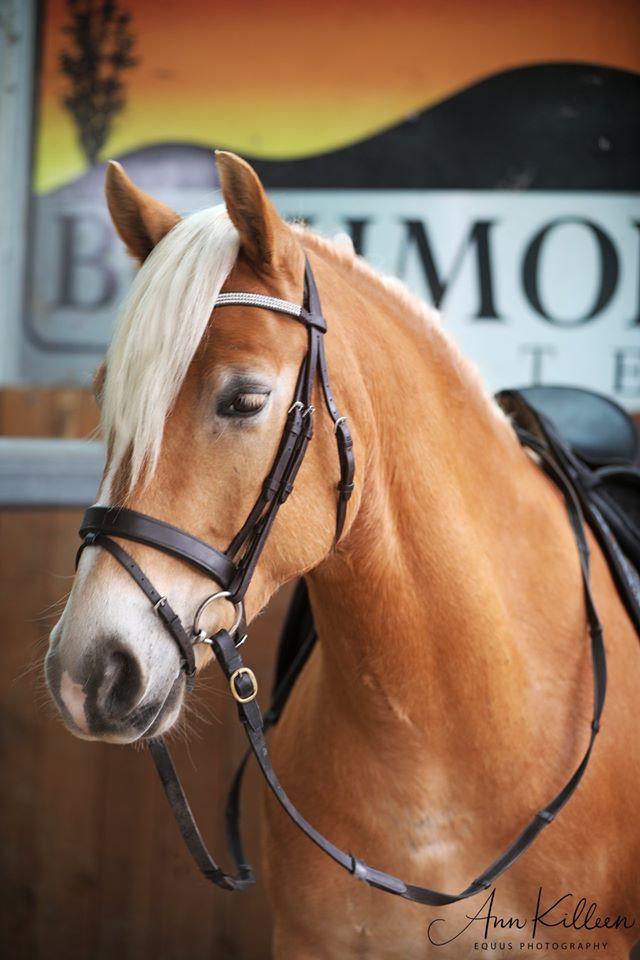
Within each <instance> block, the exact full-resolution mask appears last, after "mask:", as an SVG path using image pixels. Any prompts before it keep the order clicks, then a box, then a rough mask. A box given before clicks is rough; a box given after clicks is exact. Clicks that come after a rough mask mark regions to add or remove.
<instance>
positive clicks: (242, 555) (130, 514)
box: [78, 260, 606, 906]
mask: <svg viewBox="0 0 640 960" xmlns="http://www.w3.org/2000/svg"><path fill="white" fill-rule="evenodd" d="M214 306H215V307H216V308H219V307H225V306H246V307H259V308H260V309H263V310H272V311H275V312H276V313H282V314H285V315H287V316H290V317H293V318H294V319H295V320H298V321H299V322H300V323H302V324H303V325H304V326H305V327H306V329H307V335H308V344H307V352H306V354H305V356H304V358H303V360H302V363H301V365H300V370H299V373H298V379H297V384H296V389H295V393H294V396H293V399H292V403H291V406H290V407H289V410H288V413H287V419H286V422H285V426H284V430H283V433H282V437H281V439H280V445H279V447H278V452H277V453H276V457H275V460H274V463H273V466H272V467H271V470H270V472H269V474H268V476H267V478H266V479H265V481H264V483H263V485H262V490H261V492H260V494H259V496H258V498H257V500H256V502H255V504H254V506H253V508H252V510H251V511H250V513H249V515H248V517H247V519H246V520H245V522H244V524H243V525H242V527H241V529H240V530H239V531H238V533H237V534H236V536H235V537H234V538H233V540H232V541H231V543H230V544H229V546H228V547H227V549H226V550H225V551H224V552H221V551H219V550H217V549H216V548H215V547H212V546H210V545H209V544H207V543H204V542H203V541H202V540H198V539H197V538H196V537H193V536H191V534H189V533H186V532H185V531H184V530H179V529H178V528H177V527H173V526H171V525H170V524H168V523H163V522H162V521H160V520H156V519H154V518H153V517H148V516H146V515H145V514H143V513H138V511H137V510H128V509H125V508H118V507H90V508H89V510H87V512H86V513H85V516H84V519H83V521H82V525H81V527H80V535H81V537H82V538H83V543H82V545H81V547H80V550H79V551H78V557H79V556H80V553H81V552H82V550H83V549H85V547H88V546H98V547H103V549H105V550H107V551H108V552H109V553H110V554H111V555H112V556H113V557H114V558H115V559H116V560H117V561H118V563H120V564H121V565H122V566H123V567H124V568H125V570H127V571H128V572H129V574H130V575H131V576H132V577H133V579H134V580H135V581H136V583H137V584H138V586H139V587H140V589H141V590H142V591H143V592H144V593H145V594H146V596H147V597H148V598H149V601H150V602H151V604H152V605H153V608H154V610H155V611H156V613H157V614H158V616H159V617H160V618H161V620H162V622H163V623H164V625H165V627H166V628H167V630H168V631H169V633H170V634H171V636H172V637H173V639H174V640H175V642H176V644H177V646H178V649H179V650H180V654H181V659H182V669H183V670H184V672H185V673H186V676H187V684H188V689H190V688H191V685H192V683H193V678H194V675H195V657H194V653H193V647H194V644H196V643H208V644H210V646H211V647H212V649H213V652H214V654H215V656H216V659H217V662H218V664H219V665H220V667H221V669H222V671H223V673H224V674H225V676H226V678H227V680H228V682H229V687H230V690H231V694H232V696H233V698H234V699H235V701H236V703H237V705H238V715H239V718H240V720H241V722H242V724H243V726H244V730H245V733H246V735H247V739H248V741H249V748H250V752H252V753H253V755H254V756H255V758H256V760H257V762H258V765H259V767H260V770H261V772H262V774H263V776H264V777H265V780H266V781H267V783H268V785H269V787H270V789H271V790H272V792H273V793H274V795H275V797H276V798H277V800H278V801H279V803H280V805H281V806H282V808H283V809H284V811H285V812H286V813H287V815H288V816H289V817H290V818H291V820H292V821H293V823H295V825H296V826H297V827H298V828H299V829H300V830H302V832H303V833H305V834H306V836H307V837H308V838H309V839H310V840H312V841H313V843H315V844H316V846H318V847H319V848H320V849H321V850H322V851H323V852H324V853H325V854H327V855H328V856H329V857H331V859H332V860H334V861H335V862H336V863H337V864H338V865H339V866H341V867H343V868H344V869H345V870H347V871H348V872H349V873H351V874H352V875H353V876H354V877H356V878H357V879H359V880H362V881H363V882H365V883H367V884H368V885H369V886H372V887H375V888H377V889H378V890H383V891H385V892H386V893H393V894H395V895H396V896H400V897H403V898H404V899H406V900H411V901H413V902H415V903H421V904H425V905H428V906H444V905H446V904H450V903H456V902H457V901H459V900H466V899H467V898H468V897H472V896H475V895H476V894H477V893H480V892H481V891H482V890H486V889H488V888H489V887H491V886H492V885H493V883H494V882H495V881H496V880H497V879H498V877H500V876H501V875H502V874H503V873H504V872H505V871H506V870H508V869H509V867H510V866H511V865H512V864H513V863H514V862H515V861H516V860H517V859H518V858H519V857H520V856H522V854H523V853H524V852H525V850H527V849H528V848H529V846H530V845H531V844H532V843H533V841H534V840H535V838H536V837H537V836H538V834H539V833H540V832H541V831H542V830H543V829H544V828H545V827H546V826H547V825H548V824H549V823H551V821H552V820H553V819H554V817H555V815H556V814H557V813H558V812H559V811H560V810H561V809H562V807H563V806H564V805H565V804H566V803H567V801H568V800H569V798H570V797H571V796H572V794H573V793H574V791H575V789H576V787H577V786H578V784H579V783H580V781H581V779H582V777H583V775H584V772H585V770H586V768H587V765H588V763H589V759H590V756H591V752H592V749H593V746H594V743H595V738H596V735H597V733H598V731H599V729H600V717H601V714H602V709H603V706H604V698H605V692H606V660H605V649H604V643H603V636H602V625H601V623H600V620H599V618H598V614H597V611H596V607H595V603H594V599H593V595H592V591H591V578H590V571H589V548H588V544H587V540H586V536H585V531H584V518H583V514H582V509H581V506H580V502H579V499H578V497H577V495H576V492H575V485H574V483H573V482H572V480H571V478H570V476H569V475H568V474H567V473H566V472H565V471H564V469H563V468H562V466H561V465H560V464H559V463H558V462H557V460H555V459H554V458H553V457H552V456H551V455H550V453H549V451H548V450H547V449H546V448H545V447H544V446H541V445H540V443H539V442H538V440H537V439H536V438H534V437H532V436H530V435H528V434H526V433H524V432H520V433H519V436H520V440H521V442H522V443H524V444H526V445H527V446H529V447H531V448H532V449H533V450H534V452H535V453H536V454H537V455H538V457H539V459H540V461H541V463H542V465H543V467H544V469H545V471H546V472H547V473H548V474H549V476H550V477H551V478H552V479H553V480H554V481H555V483H556V484H557V485H558V486H559V488H560V490H561V491H562V493H563V495H564V499H565V504H566V507H567V511H568V515H569V521H570V524H571V528H572V531H573V534H574V537H575V540H576V544H577V547H578V553H579V559H580V571H581V576H582V585H583V591H584V601H585V609H586V615H587V626H588V629H589V634H590V638H591V659H592V666H593V676H594V699H593V712H592V719H591V729H590V736H589V741H588V744H587V748H586V751H585V753H584V755H583V757H582V760H581V761H580V763H579V765H578V767H577V768H576V770H575V771H574V773H573V775H572V776H571V777H570V779H569V780H568V782H567V783H566V784H565V786H564V787H563V788H562V789H561V790H560V791H559V793H557V794H556V795H555V797H554V798H553V799H552V800H551V801H550V802H549V803H548V804H547V805H546V806H545V807H544V808H543V809H542V810H539V811H538V813H536V814H535V815H534V817H533V818H532V819H531V821H530V822H529V823H528V824H527V825H526V826H525V827H524V829H523V830H522V831H521V833H520V834H519V835H518V836H517V837H516V838H515V839H514V840H513V841H512V843H511V844H510V845H509V846H508V847H507V849H506V850H505V851H504V852H503V853H502V854H501V855H500V856H499V857H498V858H497V859H496V860H495V861H494V862H493V863H492V864H491V865H490V866H489V867H488V868H487V869H486V870H485V871H484V872H483V873H482V874H481V875H480V876H479V877H478V878H477V879H476V880H473V881H472V882H471V883H470V884H469V885H468V886H467V887H466V888H465V889H464V890H463V891H462V892H461V893H458V894H449V893H442V892H440V891H438V890H431V889H429V888H428V887H421V886H417V885H415V884H410V883H405V882H404V881H403V880H401V879H399V878H398V877H395V876H393V875H391V874H389V873H385V872H384V871H383V870H376V869H375V868H373V867H370V866H368V864H366V863H364V861H363V860H361V859H360V858H359V857H356V856H355V855H354V854H352V853H347V852H346V851H344V850H341V849H340V848H339V847H337V846H336V845H335V844H333V843H332V842H331V841H330V840H328V839H327V838H326V837H324V836H323V835H322V834H321V833H319V832H318V831H317V830H316V829H315V828H314V827H313V826H312V825H311V824H310V823H309V822H308V821H307V820H305V818H304V817H303V816H302V814H301V813H300V812H299V811H298V810H297V809H296V807H295V806H294V805H293V803H292V802H291V800H290V799H289V797H288V796H287V794H286V793H285V791H284V790H283V788H282V785H281V784H280V781H279V780H278V777H277V775H276V773H275V771H274V769H273V766H272V765H271V760H270V758H269V751H268V748H267V743H266V740H265V736H264V734H265V731H266V729H267V728H268V726H269V718H268V717H267V722H266V723H265V720H264V719H263V717H262V714H261V712H260V707H259V706H258V703H257V700H256V694H257V692H258V687H257V683H256V678H255V676H254V674H253V671H252V670H250V669H249V668H248V667H246V666H245V665H244V663H243V661H242V657H241V655H240V652H239V649H238V648H239V646H240V645H241V644H242V643H243V642H244V640H245V639H246V637H245V627H246V624H245V620H244V608H243V603H242V601H243V598H244V596H245V593H246V591H247V588H248V586H249V584H250V582H251V578H252V576H253V573H254V571H255V568H256V564H257V562H258V559H259V557H260V554H261V552H262V550H263V548H264V545H265V542H266V540H267V537H268V536H269V533H270V531H271V527H272V526H273V522H274V520H275V518H276V515H277V512H278V510H279V509H280V507H281V506H282V504H283V503H284V502H285V501H286V499H287V497H288V496H289V494H290V493H291V491H292V490H293V484H294V481H295V478H296V475H297V473H298V470H299V469H300V465H301V464H302V461H303V459H304V455H305V452H306V449H307V446H308V444H309V441H310V440H311V437H312V433H313V416H314V407H313V405H312V402H311V399H312V391H313V384H314V380H315V377H316V374H317V375H318V378H319V381H320V386H321V389H322V393H323V396H324V403H325V406H326V408H327V410H328V412H329V415H330V417H331V419H332V421H333V424H334V431H335V436H336V442H337V447H338V458H339V462H340V481H339V483H338V486H337V492H338V498H337V499H338V503H337V516H336V529H335V536H334V543H337V542H338V540H339V538H340V535H341V533H342V530H343V527H344V521H345V515H346V508H347V503H348V501H349V498H350V496H351V494H352V492H353V478H354V472H355V461H354V456H353V445H352V441H351V435H350V433H349V429H348V427H347V422H346V418H345V417H343V416H341V415H340V413H339V411H338V408H337V406H336V403H335V400H334V398H333V395H332V393H331V387H330V385H329V374H328V370H327V362H326V357H325V352H324V333H325V331H326V323H325V320H324V317H323V315H322V309H321V306H320V300H319V296H318V291H317V288H316V284H315V281H314V278H313V273H312V272H311V267H310V265H309V262H308V261H307V260H305V282H304V303H303V306H301V307H300V306H298V305H296V304H294V303H290V302H289V301H287V300H280V299H278V298H276V297H267V296H263V295H262V294H257V293H222V294H220V295H219V297H218V298H217V300H216V302H215V305H214ZM113 537H118V538H123V539H125V540H134V541H136V542H138V543H143V544H145V545H146V546H150V547H156V548H157V549H159V550H162V551H164V552H165V553H169V554H171V555H172V556H174V557H178V558H180V559H181V560H185V561H186V562H188V563H190V564H191V565H192V566H193V567H195V568H196V569H197V570H200V571H201V572H202V573H204V574H206V575H207V576H209V577H210V578H211V579H212V580H213V581H215V582H216V583H217V584H218V585H219V586H220V587H221V588H222V589H221V590H218V591H217V592H216V593H213V594H212V595H211V596H210V597H207V599H206V600H204V601H203V603H202V604H201V605H200V608H199V609H198V611H197V613H196V616H195V620H194V625H193V630H192V631H191V635H190V634H189V633H188V632H187V631H186V630H185V628H184V626H183V624H182V623H181V621H180V618H179V617H178V615H177V614H176V613H175V612H174V611H173V609H172V608H171V606H170V604H169V601H168V599H167V598H166V597H164V596H161V595H160V593H159V592H158V591H157V590H156V589H155V587H154V586H153V585H152V584H151V583H150V582H149V580H148V579H147V578H146V576H145V575H144V573H143V572H142V570H141V569H140V567H139V566H138V564H137V563H136V562H135V560H133V558H132V557H131V556H130V555H129V554H128V553H127V552H126V550H124V549H123V548H122V547H121V546H120V545H119V544H118V543H116V542H115V540H113V539H112V538H113ZM222 598H226V599H228V600H230V601H231V602H232V603H233V604H235V608H236V621H235V623H234V625H233V627H232V628H231V630H230V631H226V630H219V631H217V633H215V634H214V635H213V636H211V637H207V634H206V631H204V630H202V629H201V628H200V620H201V618H202V615H203V614H204V612H205V610H206V608H207V607H208V606H209V605H210V604H211V603H213V602H214V601H215V600H218V599H222ZM149 749H150V751H151V754H152V756H153V759H154V761H155V764H156V767H157V768H158V772H159V774H160V779H161V780H162V784H163V786H164V789H165V793H166V795H167V797H168V800H169V803H170V805H171V807H172V810H173V813H174V816H175V818H176V821H177V824H178V827H179V829H180V832H181V833H182V836H183V839H184V841H185V843H186V845H187V847H188V849H189V851H190V853H191V855H192V857H193V858H194V860H195V862H196V863H197V865H198V867H199V868H200V870H201V871H202V873H203V874H204V876H205V877H207V879H209V880H211V881H212V882H213V883H215V884H216V885H217V886H219V887H222V888H224V889H227V890H243V889H245V888H246V887H248V886H250V885H251V884H253V883H254V882H255V880H254V877H253V873H252V870H251V867H250V866H249V864H248V863H247V862H246V858H245V856H244V851H243V847H242V842H241V839H240V833H239V828H238V805H239V789H240V782H241V778H242V773H243V771H244V767H245V764H246V760H247V757H248V756H249V752H248V753H247V754H246V755H245V757H244V759H243V761H242V764H241V766H240V768H239V771H238V774H237V775H236V778H235V780H234V783H233V786H232V790H231V795H230V803H229V805H228V807H227V818H226V819H227V841H228V844H229V849H230V852H231V856H232V858H233V860H234V862H235V868H236V873H235V875H231V874H227V873H225V872H224V871H223V870H222V868H221V867H220V866H219V865H218V864H217V863H216V861H215V860H214V859H213V857H212V856H211V854H210V853H209V851H208V850H207V848H206V846H205V843H204V841H203V839H202V836H201V834H200V831H199V830H198V826H197V824H196V822H195V820H194V817H193V814H192V813H191V809H190V807H189V803H188V801H187V798H186V796H185V794H184V791H183V789H182V785H181V783H180V780H179V779H178V775H177V773H176V770H175V767H174V765H173V761H172V759H171V756H170V754H169V751H168V749H167V747H166V744H165V743H164V740H163V739H162V737H157V738H155V739H153V740H151V741H150V742H149Z"/></svg>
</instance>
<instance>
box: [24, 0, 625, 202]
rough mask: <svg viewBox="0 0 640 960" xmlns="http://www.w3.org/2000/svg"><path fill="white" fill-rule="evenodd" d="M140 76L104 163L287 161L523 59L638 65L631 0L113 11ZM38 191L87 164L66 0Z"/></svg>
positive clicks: (46, 52) (137, 1) (134, 6)
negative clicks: (128, 159) (153, 157)
mask: <svg viewBox="0 0 640 960" xmlns="http://www.w3.org/2000/svg"><path fill="white" fill-rule="evenodd" d="M117 5H118V7H119V8H120V9H121V10H123V11H126V12H127V13H129V14H130V15H131V25H130V30H131V33H132V35H133V40H134V43H133V52H134V55H135V59H136V65H135V66H133V67H132V68H131V69H129V70H127V71H126V72H124V73H123V77H122V82H123V85H124V89H125V102H124V106H123V108H122V110H121V111H119V112H118V113H117V115H116V116H115V117H114V120H113V124H112V128H111V130H110V133H109V135H108V137H107V140H106V143H105V144H104V146H103V147H102V149H101V150H100V154H99V160H105V159H107V158H108V157H119V156H122V155H124V154H127V153H128V152H130V151H132V150H136V149H139V148H141V147H144V146H148V145H151V144H158V143H188V144H194V145H200V146H211V147H224V148H228V149H232V150H235V151H237V152H239V153H242V154H244V155H246V156H249V157H257V158H263V159H285V158H286V159H292V158H299V157H305V156H310V155H314V154H319V153H324V152H327V151H331V150H334V149H336V148H338V147H342V146H345V145H347V144H351V143H354V142H357V141H360V140H362V139H364V138H366V137H369V136H371V135H373V134H376V133H378V132H380V131H382V130H385V129H387V128H389V127H390V126H393V125H394V124H396V123H398V122H399V121H401V120H402V119H403V118H405V117H407V116H408V115H411V114H412V113H415V112H416V111H420V110H424V109H425V108H428V107H429V106H432V105H434V104H436V103H438V102H440V101H442V100H443V99H445V98H447V97H450V96H452V95H453V94H455V93H456V92H458V91H460V90H462V89H464V88H465V87H468V86H470V85H472V84H474V83H477V82H478V81H479V80H482V79H483V78H486V77H488V76H491V75H492V74H496V73H499V72H501V71H505V70H509V69H512V68H514V67H518V66H523V65H526V64H536V63H550V62H560V61H562V62H583V63H593V64H602V65H607V66H613V67H617V68H620V69H623V70H628V71H638V70H640V44H638V41H637V37H638V35H640V5H638V4H637V2H635V0H615V2H613V3H610V4H609V3H607V4H604V3H602V2H601V0H520V2H518V3H513V2H512V0H489V2H483V3H479V2H472V0H448V2H447V3H446V4H444V3H440V2H435V0H430V2H421V3H418V2H414V3H402V2H399V3H392V4H390V3H388V2H386V0H384V2H383V0H369V2H368V3H367V4H366V5H364V4H360V3H349V2H344V0H340V2H338V0H323V3H322V4H309V5H306V6H305V5H302V4H299V3H298V2H294V0H272V2H269V3H264V2H262V3H261V2H257V0H250V2H247V0H244V2H240V3H237V4H222V3H216V2H211V0H118V2H117ZM44 11H45V16H44V29H43V37H42V62H41V73H40V78H39V119H38V124H37V130H36V149H35V169H34V180H35V189H36V190H37V191H38V192H46V191H49V190H51V189H54V188H56V187H58V186H60V185H62V184H65V183H67V182H69V181H70V180H72V179H74V178H76V177H77V176H79V175H80V174H81V173H82V172H84V170H85V169H86V167H87V160H86V157H85V155H84V154H83V151H82V149H81V147H80V145H79V139H78V131H77V129H76V126H75V125H74V121H73V119H72V117H71V115H70V113H69V111H68V110H67V109H65V107H64V105H63V99H64V97H65V96H66V95H68V92H69V80H68V77H66V76H65V75H64V74H63V72H62V71H61V54H62V53H63V51H64V50H65V49H66V48H67V47H68V45H69V37H68V35H67V34H65V33H64V31H63V28H64V27H65V25H67V24H68V23H69V21H70V18H71V13H70V9H69V5H68V3H67V2H66V0H48V2H47V3H46V5H45V7H44Z"/></svg>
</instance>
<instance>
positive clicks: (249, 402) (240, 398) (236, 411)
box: [219, 393, 269, 417]
mask: <svg viewBox="0 0 640 960" xmlns="http://www.w3.org/2000/svg"><path fill="white" fill-rule="evenodd" d="M268 396H269V394H268V393H238V394H236V396H235V397H234V398H233V400H232V401H231V403H229V404H227V405H226V406H225V407H224V408H223V409H222V410H220V411H219V412H220V413H221V414H222V416H223V417H251V416H253V415H254V414H256V413H259V412H260V410H262V408H263V407H264V405H265V403H266V402H267V398H268Z"/></svg>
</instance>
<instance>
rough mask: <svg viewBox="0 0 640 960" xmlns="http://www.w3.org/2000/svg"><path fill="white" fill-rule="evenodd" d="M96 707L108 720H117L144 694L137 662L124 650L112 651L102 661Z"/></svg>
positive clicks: (140, 671)
mask: <svg viewBox="0 0 640 960" xmlns="http://www.w3.org/2000/svg"><path fill="white" fill-rule="evenodd" d="M101 673H102V679H101V682H100V685H99V687H98V695H97V698H96V700H97V706H98V709H99V710H100V712H101V713H102V714H103V715H104V716H105V718H106V717H108V718H109V719H110V720H118V719H121V718H122V717H124V716H125V715H126V714H127V713H130V712H131V710H133V708H134V707H135V706H136V705H137V704H138V702H139V701H140V698H141V697H142V694H143V692H144V685H143V677H142V670H141V669H140V664H139V662H138V661H137V660H136V659H135V657H133V656H132V655H131V654H130V653H128V652H127V651H126V650H122V649H120V650H112V651H111V652H110V653H108V654H107V655H106V657H105V660H104V666H103V669H102V671H101Z"/></svg>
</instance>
